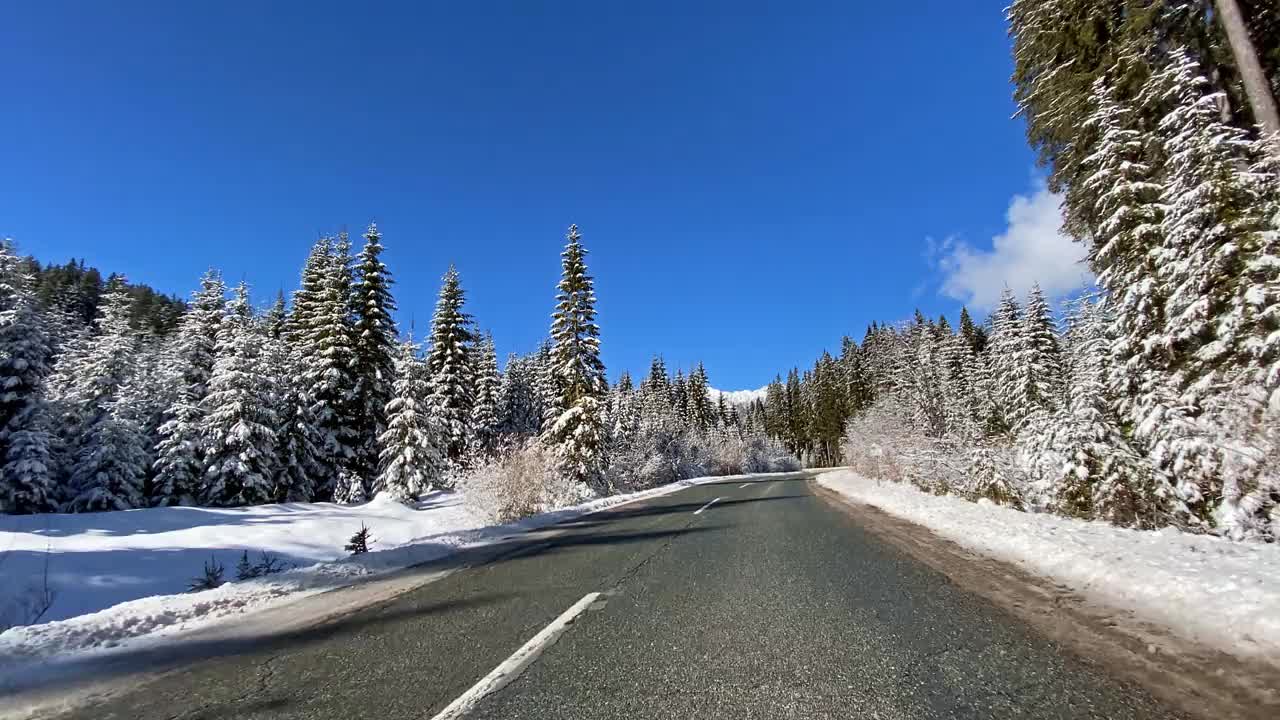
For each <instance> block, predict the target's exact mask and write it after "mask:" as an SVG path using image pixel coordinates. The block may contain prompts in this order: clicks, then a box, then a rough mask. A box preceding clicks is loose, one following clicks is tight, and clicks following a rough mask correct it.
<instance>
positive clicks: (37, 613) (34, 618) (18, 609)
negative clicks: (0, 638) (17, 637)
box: [0, 546, 58, 632]
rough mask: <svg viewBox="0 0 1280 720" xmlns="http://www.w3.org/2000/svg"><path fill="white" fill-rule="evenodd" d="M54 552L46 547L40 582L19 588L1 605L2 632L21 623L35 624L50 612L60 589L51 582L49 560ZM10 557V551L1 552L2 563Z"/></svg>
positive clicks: (0, 623) (0, 630)
mask: <svg viewBox="0 0 1280 720" xmlns="http://www.w3.org/2000/svg"><path fill="white" fill-rule="evenodd" d="M51 556H52V552H51V550H50V548H49V547H47V546H46V547H45V551H44V565H43V569H42V570H41V573H40V580H39V581H38V582H34V583H30V584H28V585H27V586H26V587H24V588H22V589H21V590H19V591H18V592H17V593H16V594H15V595H14V596H13V597H12V598H10V600H9V601H7V602H6V603H5V605H4V606H2V607H0V632H4V631H5V630H8V629H9V628H11V627H18V626H20V625H35V624H36V623H38V622H40V619H41V618H43V617H44V616H45V613H47V612H49V608H51V607H53V603H54V601H55V600H57V599H58V591H57V589H55V588H54V587H53V586H52V585H50V584H49V561H50V557H51ZM8 557H9V553H7V552H6V553H0V565H3V564H4V561H5V560H7V559H8Z"/></svg>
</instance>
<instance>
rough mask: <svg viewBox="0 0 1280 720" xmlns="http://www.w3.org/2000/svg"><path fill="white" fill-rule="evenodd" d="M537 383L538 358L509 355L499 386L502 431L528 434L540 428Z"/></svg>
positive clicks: (540, 408) (504, 432)
mask: <svg viewBox="0 0 1280 720" xmlns="http://www.w3.org/2000/svg"><path fill="white" fill-rule="evenodd" d="M537 385H538V361H537V357H536V356H529V355H515V354H512V355H510V356H509V357H508V358H507V370H506V372H504V373H502V381H501V383H500V385H499V388H498V407H499V412H498V415H499V424H498V425H499V428H500V432H501V434H503V435H515V436H526V437H527V436H533V435H537V434H538V432H539V431H540V430H541V429H542V403H541V400H540V397H539V394H538V388H537Z"/></svg>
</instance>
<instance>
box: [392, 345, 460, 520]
mask: <svg viewBox="0 0 1280 720" xmlns="http://www.w3.org/2000/svg"><path fill="white" fill-rule="evenodd" d="M429 398H430V387H429V383H428V382H427V376H426V368H425V366H424V364H423V362H422V360H420V359H419V358H418V346H417V344H416V343H414V342H413V339H412V338H410V339H408V340H406V341H405V342H404V343H402V344H401V346H400V353H399V357H398V358H397V359H396V373H395V384H394V387H393V394H392V398H391V401H390V402H388V403H387V429H386V431H385V432H383V433H382V436H381V437H380V438H379V442H380V444H381V446H382V453H381V456H380V462H379V471H378V485H379V487H382V488H383V489H384V490H385V491H386V492H388V493H390V494H391V495H392V496H393V497H395V498H396V499H397V500H401V501H407V500H412V499H414V498H416V497H418V495H420V494H422V493H424V492H428V491H430V490H431V489H432V487H434V486H435V485H437V484H438V483H439V482H440V480H441V478H442V477H443V476H444V470H445V460H444V453H443V451H442V448H441V447H440V438H439V437H438V436H437V434H436V431H435V429H434V428H432V427H431V417H430V413H429V408H428V404H427V403H428V401H429Z"/></svg>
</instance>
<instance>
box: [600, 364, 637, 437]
mask: <svg viewBox="0 0 1280 720" xmlns="http://www.w3.org/2000/svg"><path fill="white" fill-rule="evenodd" d="M640 412H641V410H640V401H639V398H638V391H637V390H636V389H635V384H634V383H633V382H632V380H631V373H629V372H626V371H623V373H622V375H621V376H620V377H619V378H618V382H617V384H615V385H614V386H613V387H612V388H610V389H609V402H608V404H607V412H606V414H605V416H606V421H605V426H606V427H607V428H608V430H609V437H610V442H611V445H612V446H614V447H617V446H618V445H620V444H625V443H627V442H629V441H630V440H631V439H633V438H634V437H635V436H636V434H637V433H639V432H640Z"/></svg>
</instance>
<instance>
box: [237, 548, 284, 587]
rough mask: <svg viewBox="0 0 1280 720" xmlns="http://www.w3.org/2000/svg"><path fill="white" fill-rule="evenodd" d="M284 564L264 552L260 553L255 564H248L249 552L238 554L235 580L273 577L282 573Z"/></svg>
mask: <svg viewBox="0 0 1280 720" xmlns="http://www.w3.org/2000/svg"><path fill="white" fill-rule="evenodd" d="M284 569H285V567H284V563H282V562H280V558H278V557H276V556H275V555H270V554H268V553H267V551H266V550H263V551H261V552H260V554H259V557H258V561H257V562H249V551H248V550H245V551H244V552H242V553H241V554H240V562H238V563H236V580H252V579H253V578H256V577H262V576H263V575H275V574H276V573H278V572H284Z"/></svg>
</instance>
